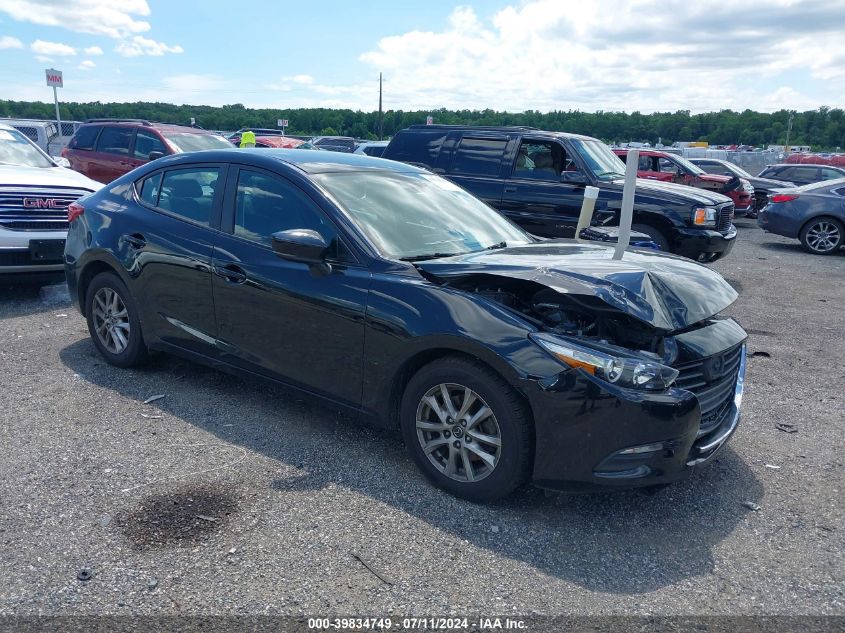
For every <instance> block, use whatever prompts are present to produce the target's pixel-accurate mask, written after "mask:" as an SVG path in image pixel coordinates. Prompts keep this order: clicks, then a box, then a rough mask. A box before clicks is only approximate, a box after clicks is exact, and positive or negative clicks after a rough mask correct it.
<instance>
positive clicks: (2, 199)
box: [0, 123, 103, 277]
mask: <svg viewBox="0 0 845 633" xmlns="http://www.w3.org/2000/svg"><path fill="white" fill-rule="evenodd" d="M102 186H103V185H101V184H100V183H98V182H95V181H93V180H91V179H90V178H88V177H86V176H83V175H82V174H80V173H77V172H75V171H73V170H71V169H67V168H65V167H61V166H60V165H59V164H58V163H57V162H56V160H55V159H53V158H50V156H48V155H47V154H46V153H45V152H43V151H42V150H41V149H40V148H39V147H38V146H36V145H35V144H34V143H33V142H32V141H30V140H29V139H28V138H27V137H26V136H24V135H23V134H21V133H20V132H19V131H18V130H16V129H15V128H13V127H11V126H9V125H5V124H2V123H0V277H5V276H8V275H22V274H32V273H55V272H59V271H62V270H64V264H63V255H64V248H65V238H66V237H67V228H68V221H67V208H68V206H69V205H70V203H71V202H73V201H74V200H76V199H78V198H80V197H82V196H85V195H88V194H89V193H91V192H93V191H96V190H98V189H99V188H100V187H102Z"/></svg>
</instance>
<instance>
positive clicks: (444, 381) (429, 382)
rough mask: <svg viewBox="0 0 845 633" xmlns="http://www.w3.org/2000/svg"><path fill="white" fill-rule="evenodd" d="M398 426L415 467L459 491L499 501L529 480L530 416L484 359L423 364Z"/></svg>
mask: <svg viewBox="0 0 845 633" xmlns="http://www.w3.org/2000/svg"><path fill="white" fill-rule="evenodd" d="M400 424H401V427H402V437H403V439H404V440H405V445H406V446H407V447H408V450H409V451H410V453H411V457H413V459H414V461H415V462H416V464H417V466H418V467H419V468H420V470H422V471H423V473H424V474H425V475H426V477H428V478H429V479H430V480H431V482H432V483H433V484H434V485H435V486H437V487H438V488H442V489H444V490H446V491H448V492H450V493H452V494H453V495H456V496H458V497H463V498H464V499H469V500H470V501H476V502H487V501H493V500H495V499H499V498H501V497H504V496H506V495H508V494H510V493H511V492H513V491H514V490H515V489H516V488H517V487H519V486H521V485H522V484H524V483H525V482H526V481H527V480H528V477H529V473H530V467H531V452H532V447H533V443H534V427H533V423H532V420H531V416H530V414H529V412H528V409H527V407H526V405H525V403H524V402H523V401H522V400H521V398H520V397H519V396H518V395H517V393H516V391H515V390H514V389H513V388H512V387H511V386H510V385H509V384H508V383H507V382H505V381H504V380H503V379H502V378H501V377H500V376H499V375H498V374H496V373H495V372H494V371H492V370H491V369H490V368H489V367H487V366H486V365H484V364H482V363H479V362H478V361H474V360H470V359H466V358H461V357H457V356H449V357H446V358H441V359H439V360H436V361H434V362H432V363H430V364H428V365H426V366H425V367H423V368H422V369H420V370H419V371H418V372H417V373H416V374H415V375H414V376H413V377H412V378H411V380H410V381H409V382H408V386H407V387H406V389H405V394H404V395H403V397H402V404H401V410H400Z"/></svg>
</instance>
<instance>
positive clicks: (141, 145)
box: [135, 130, 167, 160]
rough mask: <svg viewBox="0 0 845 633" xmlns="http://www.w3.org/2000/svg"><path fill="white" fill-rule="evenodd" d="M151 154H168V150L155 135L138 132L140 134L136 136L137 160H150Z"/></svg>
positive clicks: (142, 131)
mask: <svg viewBox="0 0 845 633" xmlns="http://www.w3.org/2000/svg"><path fill="white" fill-rule="evenodd" d="M151 152H161V153H162V154H167V148H166V147H165V146H164V143H162V142H161V139H160V138H159V137H157V136H156V135H155V134H151V133H150V132H145V131H144V130H138V134H137V135H136V136H135V158H140V159H141V160H148V159H149V157H150V153H151Z"/></svg>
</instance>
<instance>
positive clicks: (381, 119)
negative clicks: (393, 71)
mask: <svg viewBox="0 0 845 633" xmlns="http://www.w3.org/2000/svg"><path fill="white" fill-rule="evenodd" d="M383 139H384V112H382V109H381V73H379V74H378V140H380V141H381V140H383Z"/></svg>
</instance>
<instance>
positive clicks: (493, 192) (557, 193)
mask: <svg viewBox="0 0 845 633" xmlns="http://www.w3.org/2000/svg"><path fill="white" fill-rule="evenodd" d="M383 158H388V159H391V160H397V161H402V162H406V163H410V164H413V165H416V166H420V167H425V168H427V169H429V170H430V171H432V172H434V173H437V174H440V175H442V176H444V177H446V178H448V179H449V180H452V181H453V182H455V183H457V184H458V185H460V186H461V187H463V188H464V189H466V190H467V191H469V192H471V193H473V194H474V195H476V196H477V197H479V198H481V199H482V200H484V201H485V202H486V203H487V204H489V205H490V206H492V207H493V208H495V209H498V210H499V211H500V212H502V213H504V214H505V215H507V216H508V217H509V218H511V219H512V220H513V221H514V222H516V223H517V224H519V225H520V226H522V227H523V228H525V229H526V230H527V231H529V232H531V233H533V234H535V235H539V236H541V237H572V236H574V233H575V228H576V226H577V224H578V216H579V213H580V210H581V203H582V201H583V198H584V188H585V187H586V186H587V185H592V186H594V187H597V188H598V189H599V198H598V200H597V201H596V210H595V213H594V214H593V223H594V224H607V225H614V224H618V223H619V214H620V209H621V206H622V187H623V184H624V174H625V165H624V164H623V163H622V161H621V160H620V159H619V157H618V156H616V155H615V154H614V153H613V152H612V151H611V150H610V148H609V147H608V146H607V145H605V144H604V143H602V142H601V141H599V140H597V139H594V138H591V137H589V136H581V135H577V134H566V133H562V132H546V131H543V130H538V129H535V128H530V127H466V126H453V125H412V126H411V127H410V128H408V129H405V130H401V131H400V132H398V133H397V134H396V135H395V136H394V137H393V139H392V140H391V141H390V144H389V145H388V146H387V149H386V150H385V152H384V155H383ZM733 215H734V207H733V203H732V202H731V199H730V198H728V197H726V196H723V195H721V194H719V193H715V192H710V191H705V190H703V189H696V188H693V187H687V186H684V185H677V184H673V183H663V182H654V181H650V180H642V179H640V180H638V181H637V192H636V196H635V198H634V221H633V225H632V229H633V230H635V231H639V232H641V233H645V234H647V235H648V236H649V237H650V238H651V239H652V240H653V241H654V242H656V243H657V244H659V245H660V247H661V248H662V249H663V250H666V251H669V252H672V253H676V254H678V255H683V256H685V257H689V258H691V259H695V260H698V261H701V262H712V261H715V260H717V259H719V258H720V257H724V256H725V255H727V254H728V253H729V252H730V251H731V249H732V248H733V245H734V243H735V242H736V228H735V227H734V226H733Z"/></svg>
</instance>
